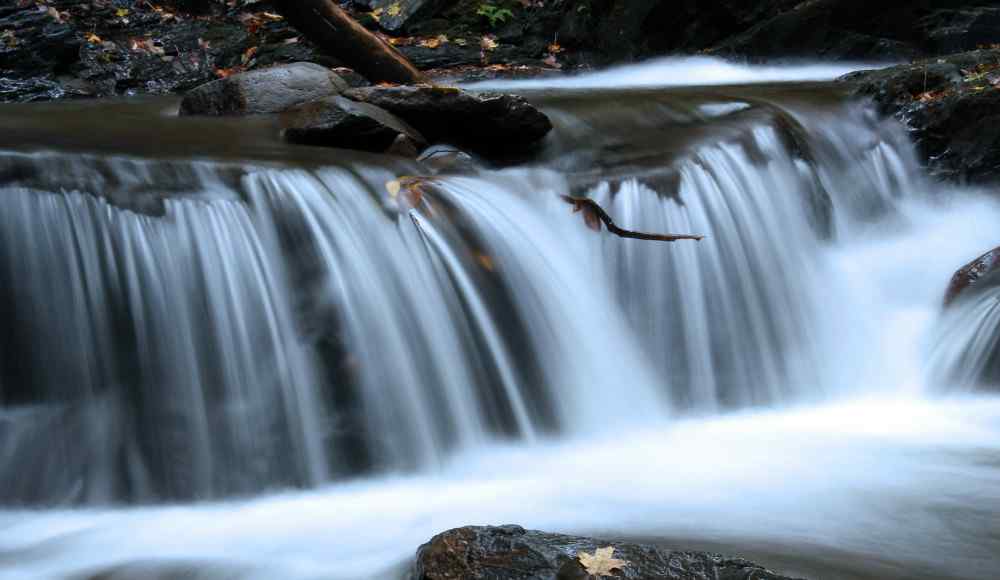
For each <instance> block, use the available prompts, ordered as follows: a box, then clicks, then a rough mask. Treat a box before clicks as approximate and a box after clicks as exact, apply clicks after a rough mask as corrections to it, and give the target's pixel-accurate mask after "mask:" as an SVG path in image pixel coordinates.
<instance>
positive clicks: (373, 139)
mask: <svg viewBox="0 0 1000 580" xmlns="http://www.w3.org/2000/svg"><path fill="white" fill-rule="evenodd" d="M281 123H282V126H283V127H284V136H285V139H286V140H287V141H289V142H292V143H299V144H303V145H322V146H326V147H342V148H345V149H360V150H362V151H374V152H379V153H381V152H384V151H387V150H390V148H392V152H393V153H396V154H399V153H401V152H404V151H410V149H411V147H410V146H412V149H414V150H418V149H419V148H421V147H423V146H426V144H427V140H426V139H424V137H423V136H422V135H421V134H420V133H419V132H418V131H417V130H415V129H414V128H413V127H410V126H409V125H407V124H406V123H405V122H404V121H402V120H400V119H398V118H397V117H395V116H394V115H392V114H391V113H389V112H388V111H385V110H383V109H380V108H379V107H376V106H374V105H369V104H367V103H358V102H355V101H351V100H349V99H345V98H344V97H341V96H332V97H326V98H323V99H319V100H316V101H312V102H309V103H305V104H303V105H299V106H298V107H294V108H292V109H289V110H288V111H286V112H285V113H283V114H282V115H281ZM401 143H406V144H407V146H406V147H401ZM414 153H415V151H414Z"/></svg>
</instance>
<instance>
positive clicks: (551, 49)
mask: <svg viewBox="0 0 1000 580" xmlns="http://www.w3.org/2000/svg"><path fill="white" fill-rule="evenodd" d="M563 50H564V49H563V47H561V46H559V43H558V42H553V43H552V44H550V45H549V52H550V53H552V54H559V53H560V52H562V51H563Z"/></svg>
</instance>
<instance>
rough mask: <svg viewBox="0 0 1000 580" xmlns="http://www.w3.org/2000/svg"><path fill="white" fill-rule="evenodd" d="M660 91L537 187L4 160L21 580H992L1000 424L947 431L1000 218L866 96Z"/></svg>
mask: <svg viewBox="0 0 1000 580" xmlns="http://www.w3.org/2000/svg"><path fill="white" fill-rule="evenodd" d="M706 62H707V64H706ZM706 62H702V61H697V62H695V63H694V64H692V63H691V62H684V63H681V64H679V65H676V64H670V65H669V66H670V67H671V70H676V68H677V67H678V66H680V67H682V68H683V67H691V66H696V65H697V66H703V67H709V68H711V66H712V62H713V61H706ZM658 66H664V65H662V64H655V65H649V66H647V67H646V68H640V69H636V70H634V71H632V72H624V73H612V74H620V75H624V77H623V84H633V85H637V86H638V85H642V86H644V87H646V88H643V89H632V90H627V91H610V92H608V91H602V90H593V89H594V87H590V88H586V89H585V88H584V87H586V85H587V83H590V84H593V83H595V82H596V83H604V82H605V81H602V80H600V78H601V77H592V78H591V79H590V80H588V79H587V78H585V79H583V80H581V81H580V82H582V83H583V84H579V85H577V86H575V87H574V86H568V87H566V88H564V89H562V90H558V91H552V90H542V91H540V92H537V93H532V94H530V95H529V96H531V98H533V99H535V100H536V101H537V102H539V103H540V104H541V105H542V106H543V107H544V108H545V109H546V111H547V112H548V113H549V114H550V115H551V116H552V118H553V119H554V121H555V123H556V131H555V134H554V135H553V136H552V138H551V143H550V146H549V147H548V148H547V149H546V151H545V152H544V153H543V155H542V158H541V160H540V161H539V162H538V163H537V164H536V165H534V166H530V167H520V168H513V169H505V170H487V169H485V168H471V169H467V170H466V172H465V173H448V172H443V173H439V174H434V173H433V172H432V171H431V170H430V169H429V167H428V166H424V165H421V164H418V163H410V162H403V161H400V160H392V159H384V158H378V157H367V158H359V159H358V160H354V161H349V160H343V159H338V158H337V156H333V157H323V156H322V155H319V154H318V153H316V152H315V151H314V150H308V151H310V153H309V154H308V155H306V154H305V153H303V154H302V158H295V156H296V155H297V153H298V152H299V151H307V150H304V149H301V148H290V149H288V150H287V152H286V154H285V155H286V157H287V158H282V154H281V151H285V150H284V149H280V148H279V146H278V145H274V144H270V143H268V142H263V143H260V144H257V145H256V146H255V147H254V148H252V149H251V150H248V154H247V155H246V157H247V158H246V159H243V158H239V155H236V156H235V157H236V159H233V157H234V156H233V152H232V151H231V150H230V148H229V146H228V144H227V145H226V146H225V147H223V148H221V149H220V151H225V155H220V156H222V157H225V158H226V159H227V160H215V161H207V160H200V161H188V160H185V159H183V158H178V152H176V151H173V152H170V151H166V152H164V154H165V155H166V156H167V158H157V157H156V156H154V155H150V156H148V157H149V158H145V159H139V158H126V157H120V156H106V155H105V156H96V155H90V154H80V153H76V152H68V151H63V152H48V153H37V152H29V153H26V152H23V151H21V152H8V153H4V154H2V155H0V174H2V175H3V179H4V184H5V185H3V188H4V191H3V194H4V195H3V197H2V198H0V292H2V293H3V300H2V301H0V312H2V313H3V315H4V317H3V319H4V321H5V325H4V327H3V330H2V333H0V404H2V407H0V501H2V502H3V503H4V504H6V505H7V506H8V507H7V508H5V509H4V510H2V511H0V578H3V579H6V578H25V577H55V578H62V577H73V578H80V577H92V576H94V575H98V574H104V573H112V572H114V573H117V574H119V575H121V577H129V578H133V577H153V578H156V577H166V576H169V575H170V574H181V575H183V574H194V573H195V571H197V573H199V574H202V575H204V576H205V577H214V576H213V575H217V576H218V577H220V578H221V577H240V578H243V577H260V578H274V577H282V578H318V577H324V578H328V577H344V578H357V577H385V576H386V575H389V574H398V571H393V570H395V568H394V567H395V566H397V565H398V564H400V563H401V562H405V558H406V557H407V556H408V555H409V554H412V551H413V549H414V548H415V547H416V545H417V544H418V543H420V542H421V541H423V540H426V539H427V538H428V537H429V536H430V535H431V534H432V533H434V532H437V531H440V530H441V529H444V528H446V527H449V526H453V525H461V524H467V523H488V522H489V523H505V522H507V521H517V522H518V523H522V524H524V525H527V526H537V527H544V528H548V529H552V530H556V531H558V530H564V531H576V532H588V531H590V532H603V533H607V534H612V535H636V536H647V537H654V538H663V539H664V541H673V542H679V543H686V544H685V545H694V546H696V545H698V544H701V545H707V546H709V547H716V546H722V547H726V551H738V552H739V551H743V552H756V553H760V554H763V555H764V556H766V557H770V558H772V559H773V560H774V561H777V563H776V564H774V565H775V566H777V565H778V564H781V565H783V566H785V567H787V568H788V569H790V570H802V571H804V572H805V573H809V572H813V573H815V572H816V571H819V572H820V574H818V577H824V578H826V577H843V578H858V577H871V578H921V577H925V576H926V577H934V578H942V577H952V578H975V577H983V574H984V573H987V572H986V571H988V570H991V569H993V568H992V567H995V565H996V563H997V559H996V554H997V553H1000V543H998V541H997V539H996V536H995V534H993V533H992V532H991V531H989V527H988V524H986V523H985V522H988V521H989V520H990V518H992V517H994V516H996V515H998V513H997V512H998V508H997V507H996V506H998V505H1000V502H997V501H996V500H997V499H998V498H997V497H996V493H997V492H996V491H995V490H996V489H1000V486H998V485H996V484H997V483H1000V472H998V470H996V469H995V465H993V466H992V467H991V465H992V464H989V463H988V461H982V460H981V459H982V454H984V453H986V454H989V453H995V452H996V451H998V445H997V443H996V441H997V438H996V437H995V435H996V425H997V419H998V418H1000V407H998V406H997V404H996V401H994V400H991V399H974V400H972V401H971V402H970V401H968V400H964V399H958V400H942V401H936V400H933V399H928V398H927V397H930V396H933V394H934V393H935V392H939V391H941V390H948V389H950V388H953V387H956V386H959V385H967V384H971V382H972V381H971V380H967V378H962V377H955V376H954V375H953V374H952V375H949V374H948V373H947V372H943V371H940V370H939V369H942V368H954V367H955V365H956V361H971V363H970V364H969V366H972V367H975V368H980V367H982V366H983V365H987V364H992V363H988V362H987V359H989V360H992V359H990V353H991V352H992V350H993V349H994V346H995V345H994V342H993V341H995V337H994V336H993V334H992V332H989V330H992V329H993V328H994V327H995V325H996V321H995V320H994V318H995V316H996V311H997V310H996V308H995V307H994V306H995V304H994V303H995V301H996V297H995V296H994V295H993V294H992V293H991V292H985V293H983V294H977V295H976V297H975V299H974V300H972V299H970V300H969V301H967V302H963V303H962V304H960V305H958V306H959V308H956V309H955V310H953V311H951V312H950V313H947V314H946V315H945V316H944V317H943V318H941V319H940V320H936V311H937V310H936V309H937V307H938V305H939V303H940V298H941V294H942V293H943V288H944V284H945V283H946V282H947V279H948V277H949V276H950V273H951V271H953V270H954V269H955V268H956V267H957V266H959V265H961V264H962V263H964V262H966V261H968V260H969V259H970V258H972V257H974V256H975V255H978V254H979V253H981V252H982V251H983V250H984V249H988V248H990V247H993V246H995V245H996V240H995V239H991V235H992V227H993V224H994V223H995V220H996V219H997V217H1000V208H998V207H997V206H996V204H995V203H993V202H992V201H990V200H989V199H988V198H987V197H986V196H984V195H982V193H981V192H963V193H962V194H961V195H959V194H958V193H956V192H953V191H949V192H947V193H948V194H949V195H948V196H947V198H945V197H944V192H943V190H944V186H941V185H939V184H934V183H932V182H930V181H929V180H927V179H926V178H924V177H922V175H921V170H920V168H919V166H918V164H917V162H916V159H915V157H914V154H913V152H912V150H911V147H910V145H909V143H908V142H907V138H906V135H905V133H904V132H903V130H902V128H901V127H899V126H898V125H896V124H894V123H892V122H888V121H885V120H880V119H878V118H877V117H875V116H874V115H873V114H872V113H871V112H870V111H869V110H868V109H867V108H866V107H864V106H863V105H862V104H857V103H846V102H844V100H843V98H842V97H841V96H840V95H839V94H838V93H837V89H836V88H835V87H831V86H828V85H824V84H809V85H802V84H792V85H777V86H775V87H749V86H747V87H721V86H720V87H713V88H711V89H702V88H680V89H673V90H671V91H664V90H656V89H652V88H648V86H649V82H648V78H649V75H650V74H653V73H656V72H657V71H658V70H659V69H657V68H656V67H658ZM740 70H741V71H743V69H740ZM727 71H729V72H731V71H730V70H729V69H724V70H723V71H722V72H724V73H725V74H729V72H727ZM709 72H711V71H709ZM716 72H718V71H716ZM744 72H745V71H744ZM751 72H752V71H751ZM692 74H695V75H696V76H698V75H699V74H701V73H700V72H699V71H693V73H692ZM713 74H714V73H713ZM741 74H743V72H741ZM768 74H771V75H773V74H777V73H776V72H775V71H774V70H770V71H768ZM788 74H789V75H791V77H789V78H792V77H796V75H800V74H805V75H807V76H808V75H812V74H814V71H804V72H802V71H790V72H789V73H788ZM630 75H637V76H636V78H633V79H632V80H634V81H635V82H630V81H629V80H628V79H630V78H632V76H630ZM711 77H712V74H709V75H708V77H706V78H711ZM595 79H596V80H595ZM772 80H773V79H772ZM574 82H575V81H574ZM601 86H603V85H601ZM206 127H207V128H211V127H214V126H211V127H210V126H209V125H206ZM165 142H173V139H167V140H165ZM211 146H212V144H211V142H209V143H208V144H207V145H206V147H207V148H208V149H211ZM306 157H307V158H306ZM254 159H257V161H254ZM407 175H424V177H423V178H422V179H420V180H419V181H417V186H416V188H417V189H416V190H415V191H405V188H404V191H402V192H400V193H398V194H397V195H392V194H390V192H389V188H387V187H386V184H387V182H389V181H391V180H394V179H400V178H401V176H407ZM567 193H574V194H578V195H583V194H585V195H588V196H590V197H592V198H594V199H595V200H596V201H598V202H599V203H600V204H601V205H602V206H603V207H605V208H606V209H607V210H608V212H609V213H610V214H611V215H612V216H613V217H614V218H615V220H616V221H617V222H618V223H619V224H620V225H622V226H623V227H626V228H629V229H634V230H641V231H651V232H675V233H696V234H704V235H706V236H707V237H706V239H705V240H704V241H702V242H678V243H675V244H662V243H653V242H645V241H639V240H626V239H620V238H617V237H614V236H611V235H609V234H607V233H602V234H598V233H595V232H592V231H590V230H588V229H587V227H586V225H585V224H584V222H583V220H582V219H581V216H580V215H578V214H573V213H572V207H571V206H569V205H567V204H566V203H565V202H564V201H563V200H562V199H561V198H560V196H561V195H565V194H567ZM939 198H940V199H939ZM935 341H938V342H937V344H938V346H937V347H934V348H931V349H930V350H929V351H928V350H925V348H926V347H927V345H928V344H935ZM925 353H930V354H929V355H927V356H926V358H927V359H928V361H927V364H924V360H923V359H924V358H925ZM959 366H962V365H961V364H960V365H959ZM928 377H930V378H928ZM945 382H947V383H948V384H947V385H945V384H942V383H945ZM789 407H791V408H789ZM918 452H919V453H918ZM345 480H347V481H345ZM302 488H306V489H304V490H303V489H302ZM291 489H299V491H295V492H292V491H289V490H291ZM253 494H258V495H257V496H256V497H253V498H248V497H247V496H249V495H253ZM206 500H212V502H208V501H206ZM216 500H223V501H216ZM161 502H173V504H174V505H171V506H160V505H157V504H159V503H161ZM184 502H189V503H187V504H185V503H184ZM191 502H200V503H191ZM72 504H86V505H87V508H86V509H82V508H80V507H73V505H72ZM121 504H140V505H138V506H135V505H132V506H130V507H125V506H123V505H121ZM113 506H117V507H113ZM40 507H44V508H45V509H38V508H40ZM900 513H907V514H910V515H911V517H912V518H913V521H914V523H913V524H912V525H910V524H907V523H904V522H900V521H899V520H898V517H899V516H898V514H900ZM956 518H958V519H961V521H963V522H966V527H965V528H963V529H962V530H959V531H956V530H955V529H954V525H953V524H954V521H956ZM974 522H982V524H981V525H979V524H975V523H974ZM977 526H978V527H977ZM178 530H181V531H182V533H181V534H178ZM949 534H957V535H958V536H960V540H961V542H962V543H963V547H962V548H961V549H959V548H955V547H953V546H951V545H945V544H942V543H940V542H937V543H936V540H935V538H942V537H947V536H949ZM727 546H728V547H727ZM845 554H846V555H849V556H850V557H849V558H845V557H843V556H842V555H845ZM847 560H849V561H847ZM765 563H769V562H767V561H766V560H765ZM959 563H961V564H962V566H964V567H963V568H961V569H959V566H958V564H959ZM116 577H117V576H116Z"/></svg>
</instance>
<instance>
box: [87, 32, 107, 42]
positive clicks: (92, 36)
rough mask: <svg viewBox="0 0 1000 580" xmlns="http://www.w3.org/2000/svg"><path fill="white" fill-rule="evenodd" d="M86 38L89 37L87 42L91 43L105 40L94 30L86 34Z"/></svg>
mask: <svg viewBox="0 0 1000 580" xmlns="http://www.w3.org/2000/svg"><path fill="white" fill-rule="evenodd" d="M84 38H85V39H87V42H89V43H90V44H101V43H102V42H104V41H103V40H101V37H100V36H97V35H96V34H94V33H93V32H90V33H88V34H87V36H85V37H84Z"/></svg>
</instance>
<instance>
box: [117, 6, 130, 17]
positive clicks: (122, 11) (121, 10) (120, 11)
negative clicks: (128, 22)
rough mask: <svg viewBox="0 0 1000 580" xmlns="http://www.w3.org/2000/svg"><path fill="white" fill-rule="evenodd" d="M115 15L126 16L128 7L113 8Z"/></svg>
mask: <svg viewBox="0 0 1000 580" xmlns="http://www.w3.org/2000/svg"><path fill="white" fill-rule="evenodd" d="M115 16H117V17H118V18H125V17H126V16H128V8H119V9H118V10H115Z"/></svg>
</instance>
